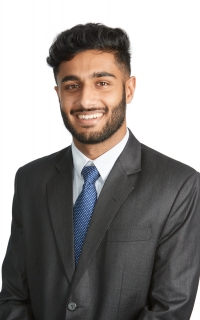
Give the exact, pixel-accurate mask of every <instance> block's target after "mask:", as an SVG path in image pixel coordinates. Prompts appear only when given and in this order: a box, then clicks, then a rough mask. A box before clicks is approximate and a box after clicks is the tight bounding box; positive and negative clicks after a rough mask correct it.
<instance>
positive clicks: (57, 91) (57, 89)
mask: <svg viewBox="0 0 200 320" xmlns="http://www.w3.org/2000/svg"><path fill="white" fill-rule="evenodd" d="M54 89H55V91H56V93H57V96H58V100H60V95H59V88H58V86H55V87H54Z"/></svg>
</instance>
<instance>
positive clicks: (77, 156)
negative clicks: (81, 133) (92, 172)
mask: <svg viewBox="0 0 200 320" xmlns="http://www.w3.org/2000/svg"><path fill="white" fill-rule="evenodd" d="M128 138H129V130H127V132H126V135H125V136H124V138H123V139H122V140H121V141H120V142H119V143H118V144H116V145H115V146H114V147H113V148H112V149H110V150H108V151H107V152H105V153H103V154H102V155H101V156H100V157H98V158H97V159H95V160H91V159H89V158H87V157H86V156H85V155H84V154H83V153H82V152H81V151H79V150H78V149H77V148H76V146H75V144H74V142H73V141H72V157H73V163H74V169H75V170H76V173H77V174H78V176H79V178H81V179H82V175H81V171H82V169H83V167H84V166H86V165H95V166H96V168H97V170H98V171H99V174H100V177H101V179H102V180H103V182H105V180H106V179H107V177H108V175H109V173H110V171H111V169H112V167H113V165H114V163H115V162H116V160H117V158H118V157H119V155H120V154H121V153H122V151H123V149H124V147H125V145H126V143H127V141H128ZM105 164H106V165H105Z"/></svg>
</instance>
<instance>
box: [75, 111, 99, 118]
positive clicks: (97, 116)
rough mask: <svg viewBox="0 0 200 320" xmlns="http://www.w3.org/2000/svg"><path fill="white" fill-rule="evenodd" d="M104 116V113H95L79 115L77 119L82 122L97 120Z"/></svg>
mask: <svg viewBox="0 0 200 320" xmlns="http://www.w3.org/2000/svg"><path fill="white" fill-rule="evenodd" d="M102 116H103V113H100V112H99V113H94V114H78V115H77V117H78V118H79V119H81V120H88V119H97V118H100V117H102Z"/></svg>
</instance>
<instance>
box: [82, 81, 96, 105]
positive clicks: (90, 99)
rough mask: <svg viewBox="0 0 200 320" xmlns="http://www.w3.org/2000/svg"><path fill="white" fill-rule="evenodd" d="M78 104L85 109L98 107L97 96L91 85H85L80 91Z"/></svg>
mask: <svg viewBox="0 0 200 320" xmlns="http://www.w3.org/2000/svg"><path fill="white" fill-rule="evenodd" d="M77 104H78V106H79V107H82V108H84V109H91V108H94V107H95V106H96V105H97V96H96V92H95V90H94V88H93V87H92V86H91V85H88V84H85V85H84V86H83V87H82V90H81V91H80V94H79V97H78V101H77Z"/></svg>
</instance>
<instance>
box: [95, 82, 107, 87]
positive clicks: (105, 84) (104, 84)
mask: <svg viewBox="0 0 200 320" xmlns="http://www.w3.org/2000/svg"><path fill="white" fill-rule="evenodd" d="M97 85H98V86H99V87H105V86H107V85H108V83H107V82H105V81H100V82H98V83H97Z"/></svg>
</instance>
